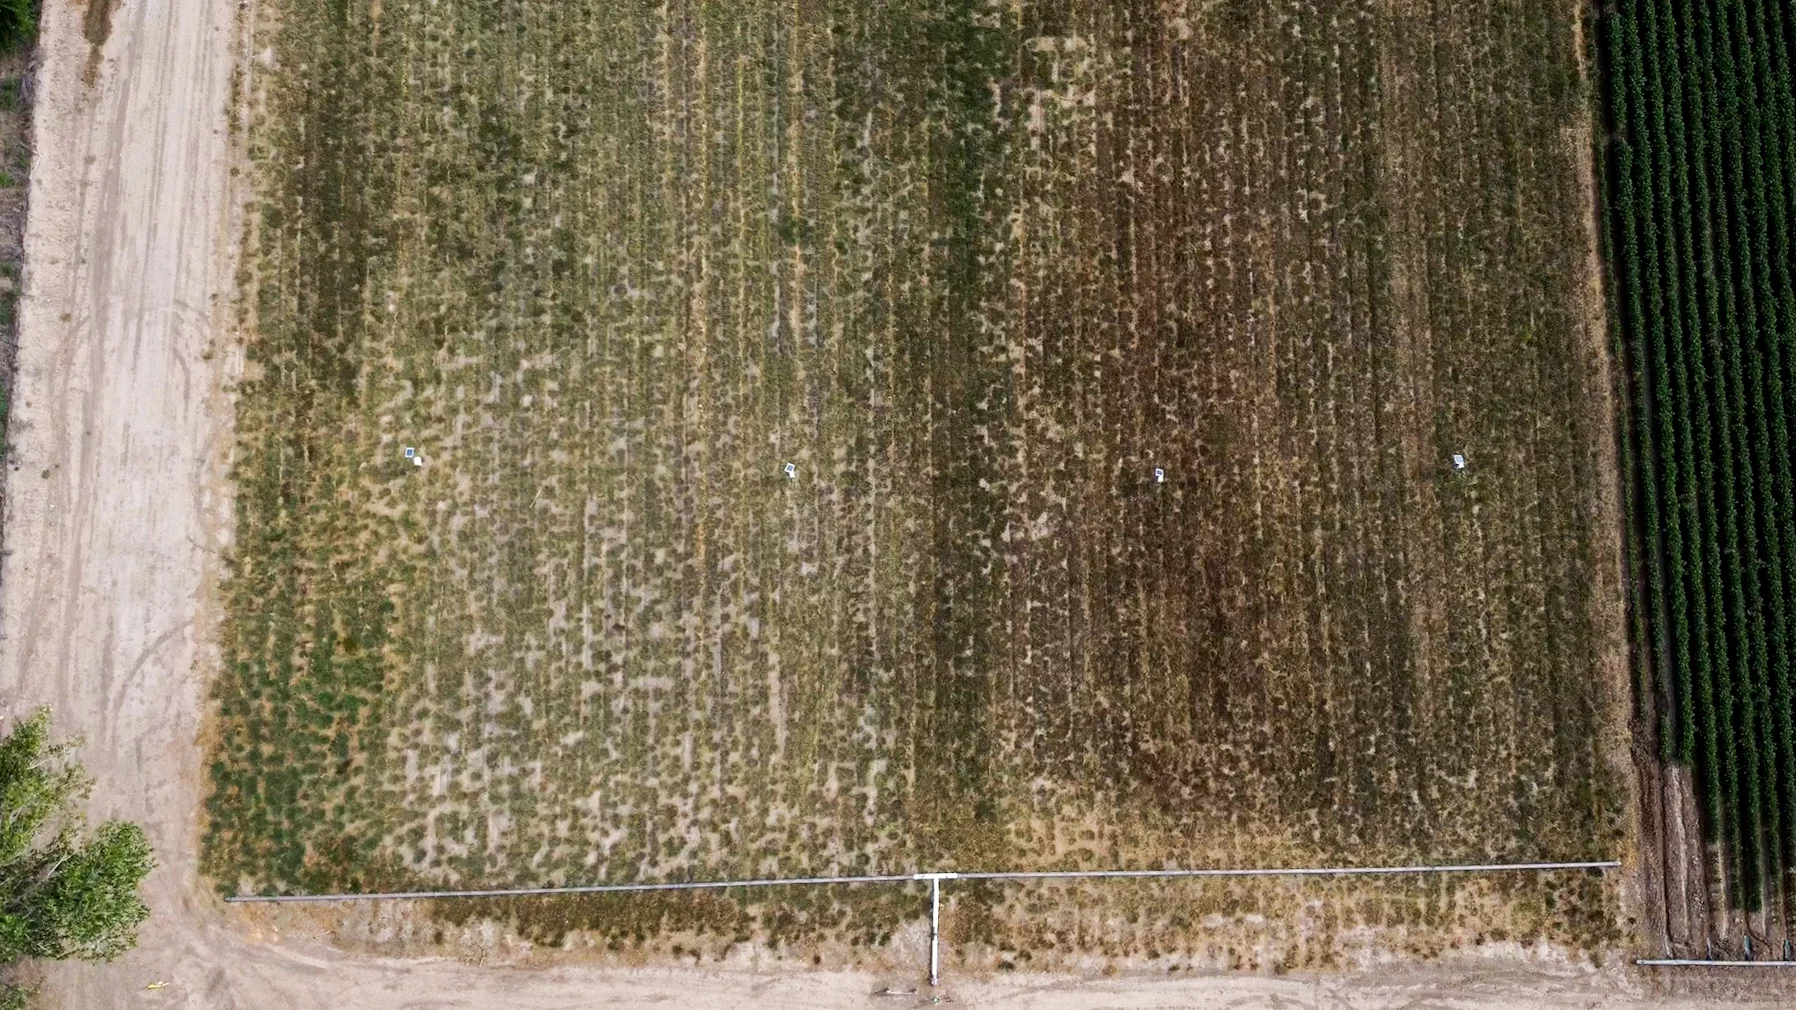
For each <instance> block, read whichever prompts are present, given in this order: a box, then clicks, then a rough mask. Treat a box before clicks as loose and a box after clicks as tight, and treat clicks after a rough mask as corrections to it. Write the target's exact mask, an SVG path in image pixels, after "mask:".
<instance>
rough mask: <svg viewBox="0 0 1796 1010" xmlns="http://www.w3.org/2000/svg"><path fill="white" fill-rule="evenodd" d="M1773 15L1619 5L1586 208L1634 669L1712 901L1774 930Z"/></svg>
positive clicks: (1782, 380)
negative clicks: (1611, 420) (1690, 805)
mask: <svg viewBox="0 0 1796 1010" xmlns="http://www.w3.org/2000/svg"><path fill="white" fill-rule="evenodd" d="M1786 22H1787V14H1786V13H1785V12H1784V11H1782V10H1781V9H1779V8H1778V7H1777V6H1776V5H1762V4H1750V3H1746V2H1744V0H1700V2H1694V3H1683V4H1674V3H1672V2H1670V0H1632V2H1626V3H1623V4H1621V5H1619V6H1618V7H1617V8H1616V9H1615V10H1614V11H1613V12H1611V13H1610V14H1609V15H1607V16H1606V18H1605V20H1604V24H1603V31H1604V45H1603V49H1602V58H1603V60H1604V71H1605V75H1604V76H1605V85H1606V86H1605V89H1604V97H1605V101H1606V103H1607V106H1608V108H1607V112H1608V125H1609V131H1610V143H1609V159H1608V165H1607V180H1608V197H1607V199H1606V201H1605V214H1606V217H1607V219H1608V220H1607V227H1608V228H1609V230H1610V241H1609V243H1608V248H1609V249H1610V250H1611V255H1612V257H1613V259H1614V261H1615V262H1614V264H1613V273H1612V276H1613V277H1614V283H1615V284H1616V287H1617V289H1618V290H1617V292H1616V298H1615V303H1616V305H1617V306H1618V312H1617V316H1618V318H1617V322H1618V323H1619V325H1620V326H1621V330H1622V335H1623V339H1624V342H1625V347H1626V350H1627V357H1628V361H1629V362H1630V364H1631V365H1632V366H1633V368H1632V374H1631V376H1630V379H1631V384H1632V388H1631V395H1630V396H1629V398H1628V402H1629V409H1630V410H1631V411H1632V413H1633V417H1632V419H1631V422H1632V423H1631V430H1633V431H1634V432H1636V433H1637V434H1638V440H1637V441H1632V440H1631V441H1629V442H1628V443H1627V444H1628V447H1629V456H1630V458H1629V460H1628V465H1629V467H1630V471H1631V474H1632V479H1633V480H1634V482H1635V489H1634V491H1635V495H1636V502H1637V507H1636V508H1635V509H1633V510H1632V511H1631V515H1632V516H1633V517H1634V519H1633V521H1635V522H1637V523H1638V524H1639V525H1640V526H1641V529H1640V530H1639V541H1638V542H1639V543H1641V544H1642V545H1643V548H1644V551H1645V554H1646V557H1645V558H1644V563H1643V564H1642V565H1641V566H1640V569H1639V571H1637V573H1636V576H1637V578H1639V579H1640V580H1641V585H1640V587H1639V594H1638V596H1637V605H1638V606H1639V608H1640V611H1641V612H1642V613H1643V614H1644V615H1645V618H1646V621H1647V623H1648V625H1649V627H1650V628H1651V634H1650V635H1649V636H1647V638H1646V639H1645V642H1644V647H1643V653H1645V654H1644V655H1643V656H1642V657H1641V659H1642V662H1643V663H1644V664H1646V669H1647V670H1649V671H1650V678H1649V680H1648V683H1652V684H1654V685H1655V690H1654V691H1653V694H1654V696H1655V697H1657V698H1659V699H1661V704H1667V705H1669V708H1670V711H1665V712H1660V713H1658V715H1659V717H1660V725H1661V727H1662V730H1663V732H1662V744H1663V747H1664V754H1665V757H1666V759H1667V760H1670V761H1674V762H1677V763H1682V764H1688V765H1690V766H1691V768H1692V771H1693V773H1694V775H1693V781H1694V782H1695V783H1696V784H1697V788H1698V790H1699V791H1700V792H1701V794H1702V800H1703V810H1704V812H1705V828H1706V830H1707V833H1708V835H1709V838H1710V840H1711V841H1712V842H1714V843H1715V844H1716V846H1717V848H1718V850H1719V852H1720V860H1719V862H1718V864H1717V865H1716V866H1714V867H1713V871H1714V872H1716V873H1718V874H1719V875H1720V878H1721V879H1720V881H1719V882H1720V883H1721V885H1722V887H1721V890H1722V893H1723V894H1725V895H1726V896H1727V900H1728V901H1729V903H1730V904H1733V905H1736V906H1738V907H1745V908H1750V909H1755V910H1756V909H1759V908H1765V909H1767V910H1768V911H1769V912H1771V913H1772V914H1774V915H1778V916H1782V915H1784V914H1785V904H1786V896H1788V895H1790V892H1791V888H1790V887H1789V882H1788V879H1787V868H1788V867H1790V866H1791V865H1792V862H1793V859H1792V856H1796V830H1792V828H1796V671H1793V670H1792V666H1793V665H1796V657H1793V656H1792V652H1793V651H1796V625H1793V624H1792V620H1791V618H1790V616H1789V614H1788V613H1787V604H1788V602H1789V601H1791V600H1792V599H1796V581H1793V580H1796V484H1793V474H1792V461H1791V459H1790V438H1789V414H1790V404H1789V402H1788V400H1787V396H1786V392H1785V391H1786V389H1789V388H1792V386H1791V383H1792V381H1793V379H1796V376H1793V375H1792V371H1791V369H1792V363H1793V362H1792V354H1791V346H1792V340H1791V325H1792V321H1793V320H1796V288H1793V287H1792V276H1791V273H1792V272H1791V264H1790V259H1791V245H1790V223H1789V219H1788V218H1789V208H1790V203H1791V197H1792V193H1793V192H1796V117H1792V114H1791V113H1792V110H1793V109H1796V94H1793V93H1792V72H1791V67H1790V65H1789V60H1790V49H1789V46H1788V45H1787V40H1788V37H1789V36H1788V31H1789V29H1790V27H1791V26H1790V25H1789V24H1787V23H1786Z"/></svg>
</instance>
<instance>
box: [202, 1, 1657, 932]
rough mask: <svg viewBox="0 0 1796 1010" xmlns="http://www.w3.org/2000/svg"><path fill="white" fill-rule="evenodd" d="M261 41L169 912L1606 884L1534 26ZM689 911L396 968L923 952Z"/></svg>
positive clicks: (647, 19)
mask: <svg viewBox="0 0 1796 1010" xmlns="http://www.w3.org/2000/svg"><path fill="white" fill-rule="evenodd" d="M272 7H273V10H272V12H271V13H270V15H269V19H268V24H269V25H271V26H272V27H269V28H266V29H264V34H265V36H266V38H265V40H264V41H263V42H262V43H261V44H260V45H259V50H260V51H261V52H262V54H263V56H262V59H261V61H260V65H259V67H258V68H257V69H256V72H255V73H252V74H249V75H247V76H246V77H245V78H244V79H243V82H242V87H243V88H244V89H246V90H245V92H244V93H245V94H247V95H248V96H249V97H250V100H251V104H252V105H253V107H254V110H255V111H254V114H253V115H252V116H251V117H250V119H249V121H248V122H247V123H246V124H245V127H246V129H247V130H248V136H249V143H250V149H251V152H252V160H253V163H254V168H255V172H256V179H255V187H256V194H257V202H256V205H255V215H254V223H253V224H252V226H251V228H250V232H249V234H248V236H247V237H246V245H247V248H246V254H245V267H244V280H245V285H246V290H247V291H248V292H249V294H248V296H247V297H246V299H245V302H244V326H245V333H246V341H247V354H248V359H249V366H248V373H247V375H246V378H245V381H244V382H243V384H242V386H241V388H240V390H239V391H238V396H239V399H238V403H237V407H236V410H237V428H238V436H237V437H238V444H237V447H236V455H235V479H236V485H237V493H238V505H237V526H236V533H235V538H236V539H235V544H234V547H233V550H232V556H231V559H230V566H231V572H232V574H231V577H230V579H229V580H228V582H227V583H226V584H225V586H224V591H223V595H224V606H225V610H226V621H225V628H224V650H223V651H224V657H225V663H226V665H225V670H224V673H223V674H222V676H221V677H220V679H219V680H218V682H217V684H216V687H215V689H214V697H215V702H216V719H215V730H214V732H213V734H212V740H211V744H210V746H211V778H212V784H213V790H212V793H211V797H210V799H209V801H208V810H209V823H208V840H207V849H206V857H205V867H206V870H207V872H208V873H209V874H210V875H211V876H212V877H213V879H214V880H215V881H216V882H217V884H218V886H219V887H220V888H221V890H223V891H225V892H236V891H242V892H258V893H276V892H300V891H305V892H321V891H335V890H365V889H374V888H383V889H387V888H403V887H412V886H420V885H423V886H505V885H513V884H515V885H535V884H547V883H563V882H565V883H601V882H626V881H657V880H680V879H707V878H722V877H736V876H764V875H809V874H838V873H877V872H904V871H909V870H916V869H932V868H939V869H1038V868H1074V867H1079V868H1112V867H1123V866H1129V867H1144V866H1162V865H1185V866H1195V865H1212V866H1213V865H1237V866H1239V865H1288V864H1304V863H1315V862H1329V863H1355V864H1379V863H1400V862H1435V861H1491V860H1532V859H1593V858H1605V857H1608V856H1611V855H1613V854H1615V853H1616V852H1618V851H1619V848H1620V846H1621V844H1622V842H1621V838H1622V819H1623V806H1624V804H1623V797H1624V795H1625V792H1626V788H1625V781H1624V779H1623V778H1622V773H1621V771H1620V769H1619V768H1618V767H1617V766H1616V765H1615V763H1614V762H1613V761H1612V760H1611V756H1610V755H1609V754H1608V753H1607V752H1606V750H1605V748H1608V747H1611V746H1613V742H1614V740H1615V739H1616V736H1617V733H1618V732H1620V727H1621V724H1622V723H1623V720H1624V719H1625V693H1626V683H1625V676H1624V679H1623V681H1622V683H1620V684H1619V685H1617V684H1616V683H1614V678H1613V677H1611V676H1610V671H1611V668H1612V664H1610V662H1609V660H1610V658H1611V657H1613V656H1615V655H1617V654H1618V650H1619V649H1620V648H1621V647H1622V646H1623V644H1624V639H1623V635H1622V623H1621V620H1620V618H1619V616H1617V615H1618V614H1619V613H1620V611H1619V600H1618V599H1617V598H1615V597H1617V596H1618V594H1617V592H1616V588H1615V579H1614V576H1613V573H1612V572H1611V567H1610V566H1611V565H1612V563H1613V562H1612V555H1613V554H1614V550H1615V548H1614V547H1613V542H1614V540H1615V538H1616V532H1615V531H1616V529H1617V528H1618V523H1619V520H1618V518H1617V517H1616V515H1615V514H1614V508H1615V506H1614V505H1613V504H1606V503H1607V502H1610V501H1611V500H1612V496H1611V495H1610V492H1609V491H1608V490H1607V489H1608V488H1610V487H1611V486H1612V483H1613V480H1614V474H1613V470H1612V463H1610V462H1606V460H1608V458H1609V457H1608V456H1606V455H1605V452H1606V447H1607V445H1608V444H1609V440H1610V439H1611V437H1612V428H1611V424H1612V421H1611V417H1610V414H1609V413H1608V411H1609V399H1608V392H1607V388H1606V386H1605V381H1604V380H1603V378H1602V375H1603V371H1602V352H1603V345H1602V337H1601V330H1600V326H1601V309H1600V305H1598V306H1597V307H1596V309H1595V311H1593V310H1592V305H1591V296H1590V294H1589V292H1590V290H1591V286H1590V278H1591V271H1590V250H1591V243H1592V239H1591V236H1590V233H1589V230H1588V221H1589V216H1590V214H1591V213H1592V204H1591V197H1590V195H1589V192H1588V188H1587V187H1588V181H1587V179H1585V178H1584V176H1583V175H1582V172H1583V171H1584V169H1583V167H1582V166H1583V165H1584V164H1585V162H1586V159H1587V156H1588V151H1589V147H1588V145H1589V143H1590V138H1589V133H1588V130H1589V123H1590V109H1591V105H1592V91H1591V88H1590V86H1589V84H1588V82H1587V78H1586V76H1585V75H1584V74H1583V73H1582V72H1581V70H1580V66H1581V62H1580V53H1579V51H1578V48H1577V47H1578V41H1577V40H1578V38H1579V34H1578V30H1577V29H1578V26H1577V25H1576V24H1575V19H1576V14H1575V11H1574V10H1573V5H1569V4H1565V3H1561V2H1557V0H1550V2H1548V0H1539V2H1537V0H1523V2H1516V0H1501V2H1484V3H1480V2H1469V3H1468V2H1456V3H1446V2H1436V3H1432V4H1430V3H1414V4H1391V3H1386V2H1383V0H1366V2H1344V3H1332V2H1331V3H1320V2H1309V3H1299V2H1288V3H1272V2H1268V3H1248V2H1241V0H1230V2H1216V3H1200V2H1191V3H1184V2H1162V0H1154V2H1145V0H1143V2H1114V0H1104V2H1098V0H1061V2H1044V3H977V2H971V0H892V2H888V3H879V4H868V3H862V2H845V0H812V2H806V3H797V4H772V3H762V2H758V0H745V2H739V3H730V4H718V3H697V2H689V0H668V2H656V3H645V2H630V0H603V2H600V0H555V2H546V0H545V2H501V0H483V2H472V0H463V2H449V0H342V2H336V3H329V4H326V3H319V2H316V0H274V2H273V3H272ZM408 448H409V449H412V450H415V453H416V455H417V458H416V459H414V458H407V456H406V454H405V453H406V450H407V449H408ZM1455 454H1457V455H1459V456H1460V457H1461V458H1462V459H1463V460H1464V462H1465V466H1464V467H1463V468H1459V467H1456V466H1455V464H1454V456H1455ZM418 459H421V463H420V462H418ZM755 900H756V902H757V904H754V905H750V904H747V903H746V902H747V899H743V901H742V902H738V901H736V900H734V899H732V898H728V897H715V896H714V897H709V898H704V899H702V900H700V899H672V898H668V899H646V898H644V899H628V900H625V899H617V900H611V899H605V900H600V899H590V900H582V901H572V900H570V901H557V902H538V903H532V904H530V905H528V907H526V906H525V905H524V904H522V903H509V904H508V903H492V904H477V903H463V904H455V905H449V906H444V908H443V909H442V910H440V911H439V912H438V914H440V915H442V916H446V917H464V918H465V917H467V916H481V915H491V916H495V917H499V918H508V919H511V920H513V921H515V922H520V923H522V928H526V929H535V930H538V931H539V932H540V933H541V934H542V935H545V936H548V937H550V938H553V939H563V938H565V937H566V936H568V935H570V934H569V933H568V931H569V930H570V929H571V930H574V931H575V932H579V931H582V930H584V931H588V932H597V933H600V934H608V935H610V936H612V937H613V939H614V940H615V939H617V938H618V937H623V938H625V939H626V940H628V941H629V942H634V943H637V944H644V943H647V944H650V945H653V944H654V943H655V942H656V940H655V938H656V937H666V936H672V935H675V934H678V935H682V936H684V935H687V934H691V935H694V936H698V937H701V938H703V937H706V936H722V937H723V938H724V939H725V940H728V939H730V938H731V937H742V938H746V937H749V936H755V935H760V936H764V937H770V938H772V939H773V940H775V941H787V940H789V941H792V942H795V943H796V942H800V941H803V942H808V943H816V944H829V943H845V944H850V945H863V944H864V945H871V946H878V945H879V944H881V943H884V942H886V941H887V940H888V939H889V938H890V936H891V934H892V932H893V930H895V929H897V928H898V927H900V926H902V925H903V924H904V923H906V922H907V921H910V920H912V919H914V918H915V917H916V916H917V915H919V914H921V913H922V911H923V908H924V904H923V897H922V894H921V892H920V891H917V890H904V889H901V888H890V889H883V890H876V889H867V890H858V891H847V890H843V891H838V892H833V893H824V892H811V893H804V894H792V895H776V896H773V897H767V898H766V899H765V900H764V901H763V900H762V899H760V898H757V899H755ZM1615 900H1616V899H1615V893H1614V889H1613V887H1612V885H1610V884H1607V883H1605V881H1604V880H1603V879H1602V878H1600V877H1598V876H1592V875H1583V874H1559V875H1545V876H1537V877H1515V878H1489V877H1486V878H1476V879H1471V878H1466V879H1457V880H1445V881H1443V880H1438V879H1437V880H1433V881H1429V882H1423V883H1416V882H1408V883H1405V882H1386V883H1377V884H1364V883H1358V884H1346V883H1339V884H1328V885H1314V886H1311V885H1306V886H1305V887H1302V888H1298V887H1294V886H1291V885H1285V884H1253V885H1247V884H1241V885H1231V886H1227V887H1224V886H1220V885H1200V884H1191V883H1182V884H1176V885H1174V884H1166V885H1153V886H1149V885H1139V884H1130V885H1119V886H1105V887H1098V886H1093V887H1084V888H1074V887H1068V886H1045V885H1044V886H1040V887H1034V888H1010V889H1002V888H997V887H974V886H968V887H964V888H961V889H959V890H958V891H957V893H956V898H955V905H954V908H953V909H952V916H953V922H954V923H955V925H954V927H953V928H954V929H955V930H957V931H958V932H956V933H954V934H953V935H954V936H956V937H957V938H958V939H960V940H963V941H979V942H983V943H986V944H988V945H990V946H991V948H992V949H993V950H999V951H1006V952H1009V953H1008V954H1006V955H1005V956H1006V957H1007V958H1010V957H1013V956H1014V957H1015V958H1016V959H1020V960H1024V961H1027V960H1028V959H1029V958H1028V957H1025V956H1024V955H1026V954H1032V953H1034V952H1038V951H1040V952H1045V951H1056V950H1057V951H1060V952H1063V953H1067V954H1071V953H1077V952H1080V951H1099V952H1105V953H1125V954H1126V953H1136V954H1139V953H1169V952H1177V951H1185V952H1193V956H1197V955H1202V956H1204V957H1207V958H1210V959H1211V960H1212V961H1219V962H1221V963H1231V964H1246V963H1256V964H1264V963H1267V962H1266V961H1265V958H1267V957H1271V958H1272V960H1273V961H1279V959H1280V958H1282V959H1283V960H1282V962H1279V963H1284V964H1287V965H1296V964H1305V963H1322V962H1326V961H1327V960H1328V959H1329V958H1330V957H1332V956H1333V951H1334V949H1335V948H1334V946H1333V945H1332V943H1333V941H1332V938H1333V937H1335V936H1337V935H1340V936H1347V935H1354V936H1362V937H1363V936H1372V937H1374V942H1375V944H1376V943H1382V944H1386V945H1389V946H1404V947H1406V948H1407V949H1414V950H1419V951H1422V952H1429V951H1433V950H1438V949H1441V948H1442V947H1444V946H1446V945H1448V944H1453V943H1460V942H1475V941H1476V940H1479V939H1487V938H1494V939H1505V938H1509V939H1533V938H1545V939H1549V940H1554V941H1558V942H1562V943H1566V944H1570V945H1573V946H1583V947H1587V948H1593V947H1596V946H1600V945H1602V944H1605V943H1608V942H1611V941H1612V939H1613V936H1614V933H1615V930H1616V928H1617V926H1616V923H1617V921H1618V915H1617V912H1616V905H1615ZM1268 936H1270V937H1272V940H1271V941H1270V943H1271V946H1270V947H1268V941H1267V940H1266V938H1267V937H1268ZM1268 950H1271V951H1272V954H1270V955H1268V954H1267V951H1268ZM1256 951H1257V953H1255V952H1256ZM1256 959H1257V960H1256ZM1006 963H1010V962H1008V961H1007V962H1006Z"/></svg>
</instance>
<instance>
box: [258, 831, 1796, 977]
mask: <svg viewBox="0 0 1796 1010" xmlns="http://www.w3.org/2000/svg"><path fill="white" fill-rule="evenodd" d="M1620 865H1621V862H1620V861H1619V860H1614V859H1599V860H1586V861H1582V862H1572V863H1457V864H1448V865H1441V866H1304V867H1286V868H1272V869H1219V870H1037V871H1027V870H1018V871H979V872H971V873H954V872H935V873H886V874H877V875H872V876H862V877H766V878H762V879H759V880H699V881H690V882H686V883H675V884H590V885H587V886H584V887H516V888H494V889H491V890H484V891H385V892H375V893H366V894H235V895H232V896H231V897H229V898H226V899H225V900H226V901H230V902H239V903H241V902H302V901H310V902H317V901H380V900H402V899H420V898H513V897H529V896H537V895H554V894H627V893H641V892H645V891H704V890H713V891H714V890H722V889H723V888H727V887H793V886H803V885H818V884H896V883H912V882H917V881H928V882H929V985H930V986H931V987H932V988H933V987H935V986H937V985H940V984H941V978H942V881H944V880H1107V879H1115V878H1118V877H1135V878H1176V877H1375V876H1386V877H1388V876H1394V875H1397V874H1412V873H1413V874H1425V873H1502V872H1507V871H1528V870H1610V869H1614V868H1615V867H1618V866H1620ZM1637 963H1639V964H1673V963H1685V962H1671V961H1657V962H1655V961H1640V962H1637ZM1689 963H1694V964H1725V963H1731V962H1719V961H1708V962H1702V961H1698V962H1689ZM1742 963H1746V964H1757V965H1766V964H1770V963H1772V962H1767V961H1748V962H1742ZM1783 963H1784V964H1796V962H1787V961H1786V962H1783Z"/></svg>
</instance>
